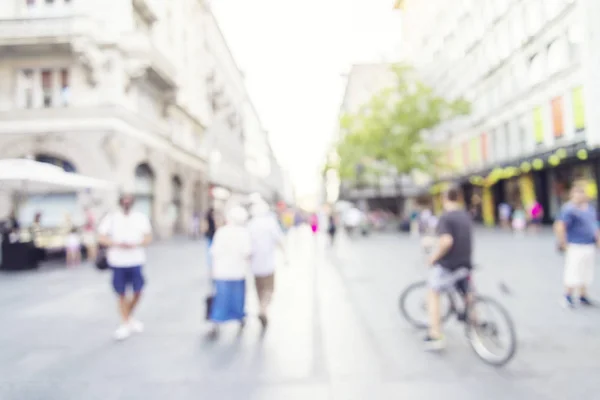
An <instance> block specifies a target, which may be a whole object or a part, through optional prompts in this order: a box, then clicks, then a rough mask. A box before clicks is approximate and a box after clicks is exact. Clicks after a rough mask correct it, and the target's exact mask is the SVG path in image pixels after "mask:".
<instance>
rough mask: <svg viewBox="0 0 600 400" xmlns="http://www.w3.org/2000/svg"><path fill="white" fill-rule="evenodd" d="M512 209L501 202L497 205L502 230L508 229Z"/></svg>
mask: <svg viewBox="0 0 600 400" xmlns="http://www.w3.org/2000/svg"><path fill="white" fill-rule="evenodd" d="M511 213H512V208H511V206H510V204H508V203H506V202H502V203H500V204H499V205H498V217H499V219H500V226H501V227H502V228H504V229H510V214H511Z"/></svg>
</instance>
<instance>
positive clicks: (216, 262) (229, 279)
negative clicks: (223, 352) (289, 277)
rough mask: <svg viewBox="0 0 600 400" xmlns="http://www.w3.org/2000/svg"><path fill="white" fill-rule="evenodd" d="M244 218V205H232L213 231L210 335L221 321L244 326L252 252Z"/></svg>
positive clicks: (246, 217)
mask: <svg viewBox="0 0 600 400" xmlns="http://www.w3.org/2000/svg"><path fill="white" fill-rule="evenodd" d="M247 219H248V213H247V212H246V210H245V209H244V208H242V207H239V206H235V207H232V208H231V209H230V210H229V211H228V212H227V213H226V215H225V225H224V226H222V227H220V228H219V229H218V230H217V231H216V233H215V235H214V239H213V242H212V246H211V248H210V252H211V255H212V262H213V264H212V268H211V277H212V280H213V283H214V290H215V293H214V298H213V301H212V306H211V309H210V313H209V314H210V321H211V322H212V323H213V326H212V329H211V331H210V334H209V336H210V337H211V338H216V337H217V336H218V334H219V326H220V325H221V324H222V323H225V322H228V321H237V322H239V324H240V329H242V328H243V327H244V325H245V317H246V313H245V311H244V308H245V300H246V281H245V277H246V273H247V271H248V267H249V263H250V257H251V255H252V241H251V238H250V233H249V231H248V228H246V226H245V223H246V220H247Z"/></svg>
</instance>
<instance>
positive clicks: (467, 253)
mask: <svg viewBox="0 0 600 400" xmlns="http://www.w3.org/2000/svg"><path fill="white" fill-rule="evenodd" d="M459 197H460V196H459V191H458V190H457V189H455V188H451V189H449V190H448V191H447V192H446V193H444V195H443V198H442V201H443V206H444V213H443V214H442V215H441V216H440V218H439V221H438V224H437V233H438V235H439V240H438V249H437V250H436V251H435V252H434V253H433V255H432V256H431V258H430V260H429V264H430V266H431V269H430V271H429V279H428V281H429V294H428V302H427V304H428V311H429V332H428V334H427V336H426V337H425V339H424V342H425V346H426V348H427V349H428V350H441V349H443V348H444V346H445V341H444V337H443V335H442V332H441V321H440V292H441V291H443V290H444V289H446V288H447V286H448V284H449V283H451V280H452V278H453V277H452V274H453V273H454V272H456V271H457V270H459V269H461V268H467V269H471V267H472V263H471V253H472V248H473V222H472V218H471V214H469V212H467V211H466V210H464V208H463V207H462V206H461V204H460V203H459ZM459 289H460V290H461V291H464V292H465V293H466V290H467V289H468V288H467V287H466V282H465V284H464V285H462V287H461V288H459Z"/></svg>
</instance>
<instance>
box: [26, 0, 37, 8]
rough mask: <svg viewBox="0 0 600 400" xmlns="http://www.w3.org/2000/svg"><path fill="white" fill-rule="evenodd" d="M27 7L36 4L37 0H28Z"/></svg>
mask: <svg viewBox="0 0 600 400" xmlns="http://www.w3.org/2000/svg"><path fill="white" fill-rule="evenodd" d="M26 4H27V7H33V6H35V0H26Z"/></svg>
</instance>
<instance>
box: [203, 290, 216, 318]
mask: <svg viewBox="0 0 600 400" xmlns="http://www.w3.org/2000/svg"><path fill="white" fill-rule="evenodd" d="M214 301H215V296H214V295H212V294H211V295H210V296H207V297H206V299H205V300H204V302H205V303H206V315H205V316H204V318H205V319H206V320H207V321H208V320H210V314H211V311H212V307H213V302H214Z"/></svg>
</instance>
